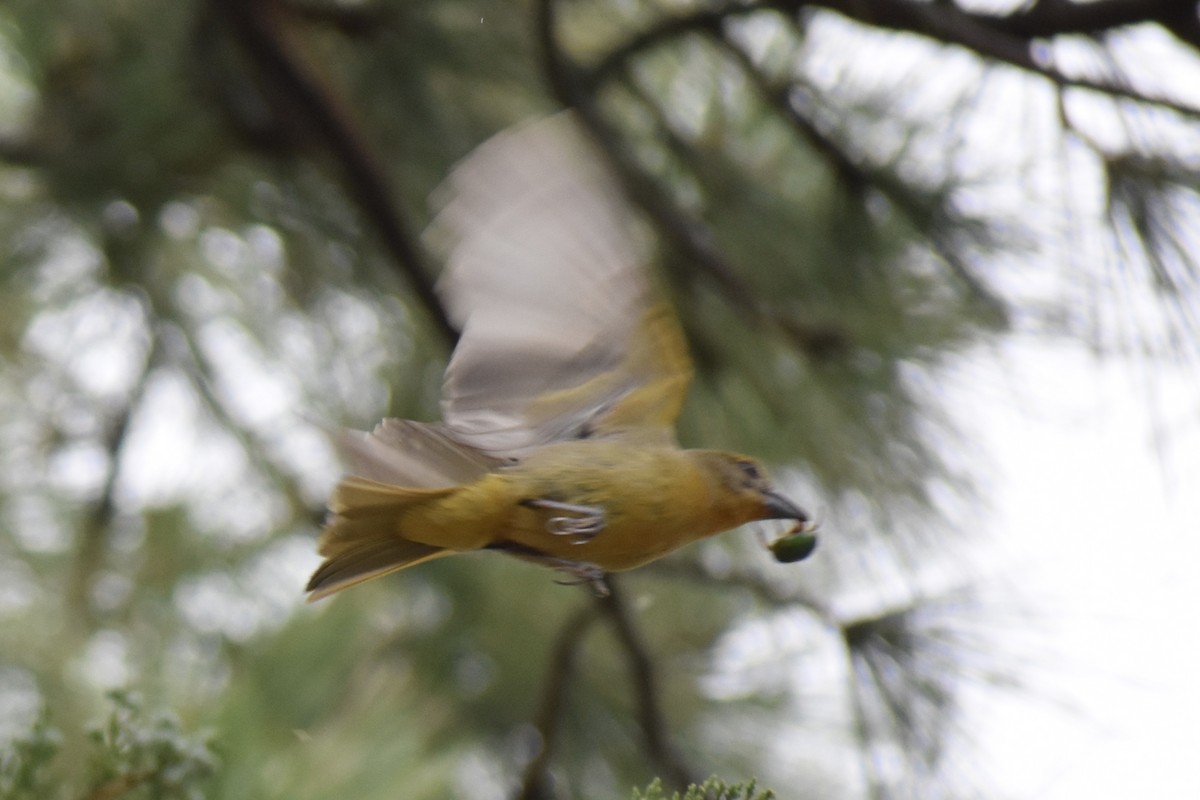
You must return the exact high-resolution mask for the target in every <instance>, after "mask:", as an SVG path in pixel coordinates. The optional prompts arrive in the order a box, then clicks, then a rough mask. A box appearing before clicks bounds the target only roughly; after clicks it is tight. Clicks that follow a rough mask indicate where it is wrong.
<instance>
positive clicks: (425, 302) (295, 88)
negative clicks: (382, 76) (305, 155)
mask: <svg viewBox="0 0 1200 800" xmlns="http://www.w3.org/2000/svg"><path fill="white" fill-rule="evenodd" d="M210 3H211V5H212V7H213V8H214V9H216V10H217V11H218V13H219V14H220V15H221V16H222V17H223V18H224V19H225V20H226V21H227V22H228V25H229V28H230V30H231V31H232V32H233V35H234V38H235V40H236V41H237V42H239V43H240V44H241V45H242V49H243V51H244V52H245V54H246V56H247V57H248V58H249V59H251V60H252V63H254V65H255V67H256V68H257V69H258V70H259V72H260V74H261V76H262V79H263V80H264V81H265V82H266V83H267V84H268V86H269V89H270V91H271V92H272V93H273V94H274V95H275V97H273V99H274V100H275V101H277V102H279V103H280V104H281V105H283V106H284V107H287V108H289V109H294V111H293V113H294V114H297V115H299V116H300V118H301V121H302V122H303V123H304V125H305V126H306V127H307V129H308V130H309V131H310V132H311V135H312V136H314V137H315V139H316V140H317V144H318V145H319V147H320V150H321V152H323V153H325V154H327V155H328V156H329V157H331V158H332V159H333V161H334V162H335V163H336V164H337V166H338V168H339V170H340V172H341V174H342V179H343V183H344V185H345V187H346V191H347V193H348V194H349V195H350V197H351V198H352V199H353V200H354V202H355V203H357V204H358V206H359V208H360V209H361V210H362V212H363V215H364V216H365V217H366V219H367V220H369V221H370V223H371V224H372V226H374V228H375V230H376V231H377V232H378V234H379V236H380V238H381V239H382V241H383V244H384V246H385V247H386V248H387V250H388V251H389V252H390V253H391V255H392V257H393V258H394V260H395V262H396V265H397V266H398V267H399V269H400V271H401V272H402V274H403V275H404V277H405V278H407V279H408V281H409V283H410V285H411V286H412V288H413V291H414V292H415V293H416V296H417V300H418V301H419V302H420V303H421V305H422V306H424V307H425V310H426V311H427V312H428V313H429V315H430V317H431V318H432V319H433V321H434V324H435V325H436V326H437V328H438V330H439V332H440V333H441V334H442V335H443V336H444V337H445V338H446V340H447V341H448V342H449V343H451V344H453V343H454V342H455V341H456V340H457V338H458V331H457V330H456V328H455V327H454V325H453V324H452V323H451V322H450V319H449V317H448V316H447V315H446V310H445V309H444V308H443V307H442V304H441V301H440V300H439V299H438V296H437V293H436V292H435V291H434V288H433V279H432V278H431V277H430V270H429V269H428V268H427V266H426V264H425V259H424V257H423V255H422V253H421V250H420V248H419V247H418V245H417V244H416V238H415V237H414V236H413V234H412V232H411V231H410V230H409V226H408V223H407V221H406V220H405V218H404V215H403V214H402V213H401V211H400V209H399V207H398V206H397V205H396V202H395V201H394V200H393V196H394V194H393V190H392V189H391V188H390V187H389V186H388V185H387V183H386V182H385V181H384V179H383V177H382V174H383V173H382V171H381V170H380V169H379V167H378V159H377V158H376V157H375V156H374V155H373V153H372V152H371V150H370V148H369V147H368V145H367V143H366V141H365V139H364V137H363V136H362V135H361V134H360V132H359V131H358V130H357V129H356V128H355V126H354V125H353V123H352V122H351V120H350V115H349V114H348V113H347V112H346V110H345V109H343V108H340V107H339V104H338V103H337V102H336V100H335V99H334V96H333V95H332V94H331V93H330V92H327V91H325V90H324V89H323V88H322V86H321V82H320V80H319V79H318V78H317V76H316V75H315V74H313V72H312V71H311V70H310V69H309V68H307V67H306V65H305V64H304V61H303V59H302V58H301V57H300V56H299V55H298V54H297V53H295V52H293V50H292V49H291V48H290V47H289V45H288V42H287V40H286V38H285V37H284V36H283V35H282V33H281V31H280V30H279V25H280V23H279V21H278V18H277V12H276V11H275V4H274V3H273V2H268V1H267V0H210Z"/></svg>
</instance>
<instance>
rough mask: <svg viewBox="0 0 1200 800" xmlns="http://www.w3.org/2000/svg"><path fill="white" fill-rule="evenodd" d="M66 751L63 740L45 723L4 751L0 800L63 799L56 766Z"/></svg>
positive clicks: (0, 763)
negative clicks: (60, 751) (60, 754)
mask: <svg viewBox="0 0 1200 800" xmlns="http://www.w3.org/2000/svg"><path fill="white" fill-rule="evenodd" d="M61 748H62V736H61V735H60V734H59V733H58V731H56V730H54V729H53V728H51V727H50V726H49V725H48V724H47V723H46V720H45V719H39V720H38V721H37V722H36V723H35V724H34V726H33V728H32V729H30V731H29V732H28V733H26V734H24V735H22V736H17V737H15V738H14V739H12V741H10V742H8V743H7V744H5V745H4V747H3V748H2V749H0V798H4V800H51V798H54V797H59V796H62V792H61V791H60V790H59V789H60V787H57V786H56V785H55V783H54V780H55V778H54V775H53V772H52V766H53V762H54V758H55V756H57V755H58V752H59V750H60V749H61Z"/></svg>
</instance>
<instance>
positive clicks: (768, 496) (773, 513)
mask: <svg viewBox="0 0 1200 800" xmlns="http://www.w3.org/2000/svg"><path fill="white" fill-rule="evenodd" d="M763 507H764V508H765V509H766V512H767V513H765V514H763V516H762V518H763V519H794V520H798V521H800V522H808V514H805V513H804V512H803V511H801V510H800V509H799V508H797V507H796V506H795V505H793V504H792V501H791V500H788V499H787V498H786V497H784V496H783V495H781V494H776V493H775V492H763Z"/></svg>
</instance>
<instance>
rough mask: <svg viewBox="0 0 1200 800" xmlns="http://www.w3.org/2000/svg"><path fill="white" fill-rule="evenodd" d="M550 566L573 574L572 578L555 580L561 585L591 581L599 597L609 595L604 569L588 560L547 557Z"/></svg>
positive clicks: (575, 584)
mask: <svg viewBox="0 0 1200 800" xmlns="http://www.w3.org/2000/svg"><path fill="white" fill-rule="evenodd" d="M546 561H547V563H548V564H549V566H551V567H553V568H554V569H556V570H558V571H559V572H565V573H567V574H568V575H570V576H571V579H570V580H563V581H555V583H557V584H559V585H561V586H579V585H581V584H585V583H589V584H591V586H592V591H593V592H595V593H596V596H597V597H608V595H609V591H608V584H607V583H605V582H604V570H603V569H601V568H600V567H598V566H596V565H595V564H590V563H588V562H586V561H569V560H567V559H565V558H553V557H551V558H547V559H546Z"/></svg>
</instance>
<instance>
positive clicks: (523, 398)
mask: <svg viewBox="0 0 1200 800" xmlns="http://www.w3.org/2000/svg"><path fill="white" fill-rule="evenodd" d="M441 197H442V198H443V201H444V205H443V206H442V210H441V212H440V213H439V215H438V217H437V219H436V220H435V221H434V224H433V225H432V226H431V228H430V231H429V237H430V239H431V241H432V243H433V244H434V246H435V247H440V248H441V249H442V250H443V252H446V253H447V254H448V255H447V259H446V269H445V272H444V273H443V275H442V278H441V281H440V282H439V284H438V290H439V292H440V293H441V295H442V298H443V300H444V302H445V303H446V306H447V309H448V310H449V312H450V315H451V317H452V319H453V320H454V321H455V322H456V323H457V324H459V325H460V326H461V327H462V331H463V333H462V338H461V339H460V340H459V344H458V348H457V349H456V350H455V351H454V355H453V357H452V358H451V360H450V366H449V368H448V369H447V370H446V378H445V385H444V387H443V399H442V415H443V419H444V420H445V423H446V425H447V427H449V428H450V430H451V431H452V432H453V434H454V436H455V437H456V438H458V439H460V440H462V441H463V442H465V443H467V444H469V445H471V446H473V447H476V448H478V449H480V450H482V451H484V452H486V453H489V454H491V455H494V456H516V457H519V456H521V455H522V454H524V453H526V452H528V451H529V450H530V449H532V448H536V447H539V446H541V445H544V444H547V443H549V442H553V441H559V440H563V439H573V438H584V437H588V436H635V437H644V438H655V439H663V440H667V441H670V440H671V439H672V438H673V433H672V431H671V429H672V427H673V425H674V422H675V419H676V417H677V416H678V415H679V412H680V409H681V408H682V406H683V400H684V396H685V394H686V392H687V387H688V383H689V382H690V380H691V375H692V368H691V362H690V360H689V358H688V355H687V348H686V344H685V342H684V339H683V335H682V332H681V331H680V329H679V324H678V321H677V320H676V319H675V317H674V314H673V313H672V311H671V309H670V308H669V306H667V305H666V304H664V303H662V302H660V301H658V299H657V298H656V295H655V292H654V287H653V284H652V281H651V279H650V275H649V269H648V262H649V260H650V257H651V256H650V254H651V247H650V246H649V242H648V239H647V237H646V236H645V233H644V231H643V230H642V229H641V227H640V226H639V224H638V222H637V220H635V219H634V218H633V217H632V215H631V213H630V211H629V209H628V206H627V204H626V202H625V200H624V198H623V196H622V194H621V192H620V189H619V188H618V187H617V185H616V184H615V183H614V181H613V179H612V177H611V176H610V175H609V174H608V173H607V172H605V170H604V169H603V167H602V165H601V163H600V161H599V156H598V155H597V154H596V152H595V151H594V150H593V149H592V147H591V146H590V145H589V143H588V142H587V141H586V139H585V138H584V136H583V134H582V132H581V131H580V130H579V128H578V127H577V123H576V122H575V119H574V117H573V116H571V115H570V114H559V115H557V116H554V117H550V118H548V119H544V120H540V121H537V122H534V123H532V124H529V125H526V126H524V127H521V128H518V129H515V130H512V131H508V132H504V133H501V134H500V135H498V136H496V137H495V138H493V139H491V140H489V141H488V142H486V143H484V144H483V145H481V146H480V147H479V148H478V149H477V150H476V151H475V152H474V153H472V154H471V155H470V156H468V157H467V158H466V159H465V160H464V161H463V162H462V163H461V164H460V165H459V166H458V167H457V168H456V169H455V170H454V172H453V173H452V174H451V176H450V178H449V179H448V181H447V183H446V185H445V186H444V187H443V188H442V190H441Z"/></svg>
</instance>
